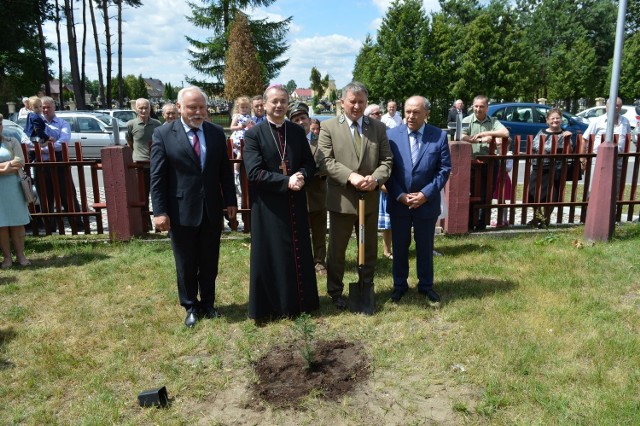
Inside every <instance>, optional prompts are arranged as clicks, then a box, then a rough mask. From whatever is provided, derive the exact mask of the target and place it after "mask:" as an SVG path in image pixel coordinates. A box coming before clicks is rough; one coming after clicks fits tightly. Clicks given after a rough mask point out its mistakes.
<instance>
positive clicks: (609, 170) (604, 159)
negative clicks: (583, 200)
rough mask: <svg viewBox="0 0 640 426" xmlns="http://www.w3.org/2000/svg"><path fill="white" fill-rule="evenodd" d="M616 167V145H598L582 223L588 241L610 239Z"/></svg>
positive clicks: (609, 143)
mask: <svg viewBox="0 0 640 426" xmlns="http://www.w3.org/2000/svg"><path fill="white" fill-rule="evenodd" d="M617 168H618V147H617V146H616V145H614V144H612V143H611V142H608V143H603V144H601V145H600V146H599V147H598V156H597V157H596V165H595V170H594V175H593V176H592V179H593V181H592V182H593V183H592V185H591V194H590V195H589V205H588V208H587V219H586V221H585V224H584V238H585V240H588V241H610V240H611V237H612V236H613V230H614V227H615V223H616V193H617V191H616V174H617Z"/></svg>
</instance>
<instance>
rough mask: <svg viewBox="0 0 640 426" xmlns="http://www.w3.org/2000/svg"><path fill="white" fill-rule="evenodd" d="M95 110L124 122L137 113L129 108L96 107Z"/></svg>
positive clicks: (131, 118) (134, 116)
mask: <svg viewBox="0 0 640 426" xmlns="http://www.w3.org/2000/svg"><path fill="white" fill-rule="evenodd" d="M96 112H100V113H102V114H105V115H110V116H112V117H115V118H117V119H118V120H120V121H124V122H125V123H126V122H127V121H129V120H133V119H134V118H136V117H137V116H138V115H137V114H136V112H135V111H133V110H131V109H98V110H96Z"/></svg>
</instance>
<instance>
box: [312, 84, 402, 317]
mask: <svg viewBox="0 0 640 426" xmlns="http://www.w3.org/2000/svg"><path fill="white" fill-rule="evenodd" d="M368 96H369V94H368V92H367V88H366V87H365V86H364V85H363V84H362V83H359V82H356V81H354V82H351V83H349V84H348V85H347V86H346V87H345V88H344V89H343V91H342V99H341V100H340V103H341V105H342V108H343V111H344V112H343V113H342V114H341V115H340V116H339V117H335V118H332V119H330V120H327V121H325V122H323V123H322V128H321V129H320V137H319V140H318V151H317V152H316V162H317V163H318V165H319V167H320V170H321V173H322V174H326V175H327V210H329V221H330V222H329V223H330V224H329V248H328V256H327V291H328V293H329V296H331V298H332V299H333V303H334V305H335V306H336V307H337V308H338V309H341V310H342V309H345V308H346V306H347V303H346V300H345V298H344V296H343V295H342V290H343V289H344V283H343V282H342V279H343V277H344V267H345V266H344V265H345V252H346V249H347V245H348V244H349V239H350V238H351V232H352V230H353V229H354V228H355V229H356V232H357V229H358V228H357V225H358V192H364V193H365V194H366V195H365V228H364V229H365V264H364V268H363V270H362V274H361V279H363V280H364V281H371V282H372V281H373V276H374V272H375V265H376V258H377V254H378V235H377V232H378V225H377V222H378V188H379V187H380V185H382V184H384V183H385V182H386V180H387V179H388V178H389V175H390V174H391V165H392V163H393V159H392V154H391V148H390V147H389V140H388V139H387V132H386V131H387V128H386V126H385V125H384V124H383V123H382V122H380V121H377V120H371V119H369V117H364V110H365V108H366V107H367V98H368Z"/></svg>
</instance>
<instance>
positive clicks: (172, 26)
mask: <svg viewBox="0 0 640 426" xmlns="http://www.w3.org/2000/svg"><path fill="white" fill-rule="evenodd" d="M193 2H194V3H197V2H198V0H193ZM389 4H391V1H390V0H324V1H323V0H316V1H313V0H311V1H310V0H305V1H302V0H277V1H276V2H275V3H274V4H273V5H272V6H270V7H269V8H258V9H254V10H249V11H247V12H248V13H249V14H250V16H252V17H254V18H268V19H270V20H281V19H284V18H286V17H288V16H293V22H292V24H291V26H290V29H289V36H288V43H289V45H290V48H289V50H288V51H287V53H286V54H285V57H288V58H290V61H289V64H288V65H287V66H286V67H285V68H283V69H282V71H281V72H280V75H279V76H278V77H277V78H276V81H277V82H280V83H286V82H288V81H289V80H292V79H293V80H295V82H296V83H297V85H298V87H308V86H309V74H310V72H311V67H313V66H314V65H315V66H316V67H317V68H318V69H319V70H320V72H321V73H322V75H323V76H324V75H325V74H327V73H329V75H330V76H331V77H332V78H333V79H335V81H336V85H337V86H338V87H342V86H344V85H346V84H347V83H348V82H349V81H350V80H351V72H352V71H353V64H354V61H355V58H356V55H357V54H358V52H359V50H360V47H361V46H362V42H363V41H364V39H365V37H366V35H367V34H371V35H372V36H375V35H376V32H377V30H378V28H379V26H380V22H381V21H382V18H383V17H384V15H385V12H386V10H387V9H388V7H389ZM423 4H424V8H425V10H426V11H427V13H428V12H430V11H432V10H438V9H439V6H438V2H437V0H423ZM79 13H80V12H79V11H76V14H79ZM112 13H114V12H112ZM190 13H191V9H190V8H189V6H188V5H187V3H186V2H185V1H181V0H177V1H176V0H143V6H142V7H140V8H137V9H132V8H125V10H124V12H123V15H124V20H125V22H124V23H123V29H124V30H123V32H124V39H123V43H124V49H123V73H124V74H125V75H127V74H133V75H136V76H137V75H138V74H142V75H143V76H144V77H153V78H158V79H160V80H162V81H163V82H164V83H171V84H173V85H174V86H180V85H181V84H182V82H183V81H184V79H185V76H190V77H196V78H204V76H202V75H200V74H199V73H197V72H196V71H195V70H194V69H193V68H191V66H190V65H189V62H188V60H189V58H190V56H189V54H188V52H187V49H188V48H189V44H188V42H187V41H186V40H185V37H184V36H185V34H189V35H190V36H191V37H192V38H195V39H198V40H204V39H205V38H206V37H207V33H206V32H205V31H203V30H202V29H197V28H194V27H192V26H191V24H190V23H189V22H187V20H186V18H185V15H190ZM96 18H97V19H99V20H100V19H101V18H100V17H99V15H98V16H96ZM61 33H63V35H64V34H66V29H65V28H62V29H61ZM89 33H90V30H89ZM76 34H77V35H78V36H80V35H81V34H82V28H81V27H80V26H77V27H76ZM45 35H46V36H47V38H48V39H49V40H50V41H51V42H53V43H55V25H54V24H53V23H51V22H50V23H48V24H47V26H46V28H45ZM63 43H66V39H65V40H64V42H63ZM103 43H104V42H103ZM93 46H94V44H93V40H92V39H91V40H88V41H87V49H86V55H87V74H88V76H89V78H90V79H97V78H98V73H97V68H96V65H95V48H94V47H93ZM102 49H103V51H104V46H103V47H102ZM49 55H50V57H51V58H52V59H54V61H57V55H56V54H55V52H53V51H50V52H49ZM62 55H63V68H65V69H67V70H68V69H69V59H68V50H67V48H66V46H63V52H62ZM103 64H104V58H103ZM116 66H117V64H116V56H115V45H114V58H113V75H114V76H115V75H116V73H117V69H116ZM103 68H104V65H103ZM56 69H57V62H56V63H54V65H53V67H52V70H56ZM185 84H186V82H185Z"/></svg>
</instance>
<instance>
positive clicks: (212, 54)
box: [186, 0, 292, 93]
mask: <svg viewBox="0 0 640 426" xmlns="http://www.w3.org/2000/svg"><path fill="white" fill-rule="evenodd" d="M274 2H275V0H208V3H209V4H207V5H205V6H198V5H196V4H194V3H189V6H190V7H191V10H192V13H193V15H192V16H190V17H188V19H189V21H190V22H191V23H192V24H193V25H195V26H196V27H199V28H205V29H208V30H210V31H211V33H212V35H211V37H209V38H207V39H206V40H205V41H199V40H196V39H194V38H191V37H188V36H187V37H186V38H187V41H188V42H189V43H190V44H191V46H192V49H189V54H190V55H191V56H192V58H193V59H191V60H190V63H191V65H192V66H193V67H194V68H195V69H196V70H198V71H200V72H202V73H204V74H207V75H209V76H211V77H213V78H214V82H213V83H207V82H198V81H196V80H194V79H191V78H188V79H187V80H188V81H189V82H190V83H197V84H199V85H201V86H202V87H204V88H205V89H207V90H209V91H210V92H212V93H222V92H223V90H224V83H223V78H224V61H225V57H226V53H227V49H228V47H229V26H230V25H231V20H232V17H233V16H234V15H235V13H236V12H237V11H243V10H245V9H247V8H250V7H260V6H265V7H266V6H270V5H271V4H273V3H274ZM291 19H292V17H289V18H287V19H285V20H283V21H280V22H269V21H267V20H266V19H262V20H251V19H250V20H249V27H250V28H251V35H252V38H253V43H254V46H255V48H256V50H257V52H258V62H259V63H261V64H263V65H264V67H265V74H264V78H265V81H269V80H272V79H273V78H275V77H276V76H277V75H278V73H279V72H280V69H282V67H284V66H285V65H286V64H287V62H288V61H289V60H288V59H280V58H281V56H282V55H283V54H284V53H285V52H286V51H287V49H288V48H289V46H288V45H287V44H286V41H285V39H286V35H287V32H288V30H289V24H290V23H291Z"/></svg>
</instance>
